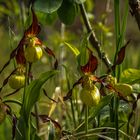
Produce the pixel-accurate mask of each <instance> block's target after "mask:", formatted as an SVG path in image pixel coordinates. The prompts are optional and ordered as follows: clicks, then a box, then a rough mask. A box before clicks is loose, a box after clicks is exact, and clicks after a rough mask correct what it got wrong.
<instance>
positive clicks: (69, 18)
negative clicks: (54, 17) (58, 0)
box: [57, 0, 77, 25]
mask: <svg viewBox="0 0 140 140" xmlns="http://www.w3.org/2000/svg"><path fill="white" fill-rule="evenodd" d="M76 12H77V9H76V5H75V4H74V3H72V2H69V1H68V0H63V3H62V5H61V7H60V8H59V9H58V11H57V14H58V17H59V19H60V20H61V21H62V22H63V23H64V24H66V25H71V24H72V23H73V22H74V20H75V17H76Z"/></svg>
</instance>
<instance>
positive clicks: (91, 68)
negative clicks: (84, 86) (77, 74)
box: [81, 51, 98, 73]
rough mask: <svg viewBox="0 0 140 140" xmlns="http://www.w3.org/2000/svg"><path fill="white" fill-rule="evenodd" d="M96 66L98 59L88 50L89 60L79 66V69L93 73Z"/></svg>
mask: <svg viewBox="0 0 140 140" xmlns="http://www.w3.org/2000/svg"><path fill="white" fill-rule="evenodd" d="M97 66H98V60H97V58H96V57H95V56H93V55H92V52H91V51H90V52H89V60H88V62H87V64H86V65H84V66H81V71H82V72H83V73H93V72H94V71H95V70H96V69H97Z"/></svg>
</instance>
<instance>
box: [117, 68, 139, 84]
mask: <svg viewBox="0 0 140 140" xmlns="http://www.w3.org/2000/svg"><path fill="white" fill-rule="evenodd" d="M120 81H121V83H128V84H135V83H140V70H138V69H132V68H129V69H126V70H124V71H123V72H122V74H121V77H120Z"/></svg>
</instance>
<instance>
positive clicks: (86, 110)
mask: <svg viewBox="0 0 140 140" xmlns="http://www.w3.org/2000/svg"><path fill="white" fill-rule="evenodd" d="M85 133H86V135H87V134H88V106H87V105H86V108H85ZM86 140H88V138H87V137H86Z"/></svg>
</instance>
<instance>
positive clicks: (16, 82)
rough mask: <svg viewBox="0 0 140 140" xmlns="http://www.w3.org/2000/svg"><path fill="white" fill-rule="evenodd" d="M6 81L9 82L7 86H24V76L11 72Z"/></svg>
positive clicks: (14, 87)
mask: <svg viewBox="0 0 140 140" xmlns="http://www.w3.org/2000/svg"><path fill="white" fill-rule="evenodd" d="M8 83H9V86H10V87H11V88H13V89H20V88H22V87H24V84H25V76H24V75H17V74H13V75H11V76H10V78H9V80H8Z"/></svg>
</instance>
